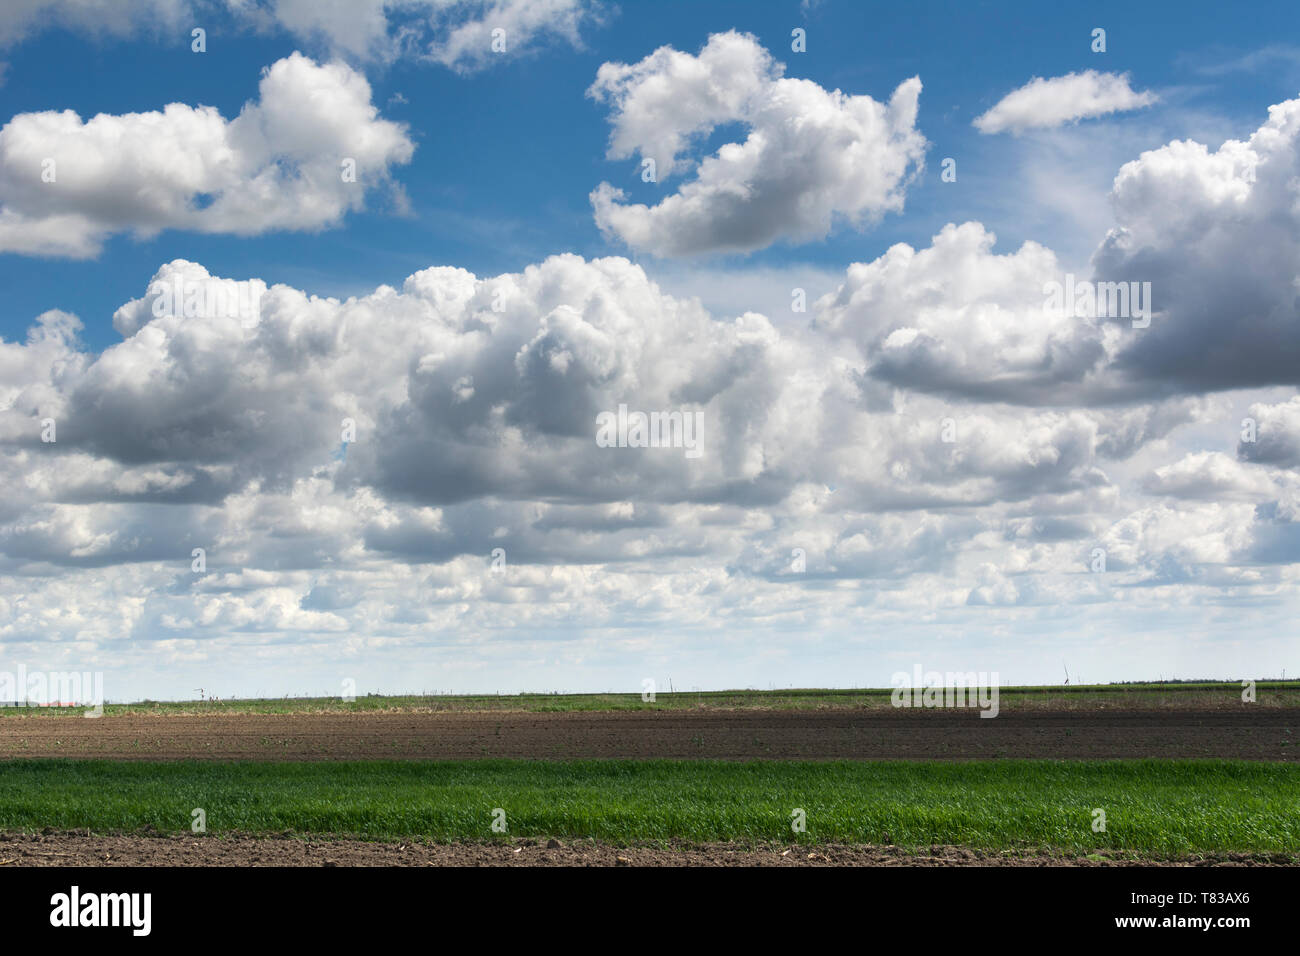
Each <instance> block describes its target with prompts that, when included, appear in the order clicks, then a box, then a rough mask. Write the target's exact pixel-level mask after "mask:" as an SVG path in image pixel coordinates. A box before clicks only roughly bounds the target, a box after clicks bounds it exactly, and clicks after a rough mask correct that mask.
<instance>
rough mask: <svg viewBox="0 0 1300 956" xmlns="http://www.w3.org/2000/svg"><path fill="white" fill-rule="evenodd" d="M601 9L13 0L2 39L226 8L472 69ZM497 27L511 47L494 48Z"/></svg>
mask: <svg viewBox="0 0 1300 956" xmlns="http://www.w3.org/2000/svg"><path fill="white" fill-rule="evenodd" d="M599 11H600V6H599V4H598V3H596V2H595V0H130V2H126V0H6V2H5V3H4V4H3V5H0V49H3V48H4V47H6V46H11V45H13V44H16V43H18V42H20V41H21V40H23V39H25V38H26V37H27V36H30V35H32V34H34V33H37V32H39V31H40V30H42V29H46V28H49V27H51V26H61V27H65V28H67V29H72V30H77V31H79V32H82V33H86V34H88V35H91V36H108V37H117V38H123V37H130V36H134V35H138V34H150V35H155V36H163V35H168V34H174V33H175V32H176V31H177V30H178V29H179V30H182V32H183V33H185V34H188V31H189V29H190V28H192V27H196V26H198V27H204V28H212V27H213V25H214V23H220V22H221V18H220V17H218V13H219V12H224V13H225V14H226V15H227V16H228V17H229V19H230V20H231V22H232V25H233V26H234V27H235V28H236V29H250V28H251V29H256V30H260V31H273V30H275V29H282V30H285V31H286V32H288V33H289V34H291V35H292V36H293V37H295V38H296V39H298V40H299V41H300V42H302V43H304V44H307V45H309V46H311V47H313V48H319V49H321V50H322V51H324V52H325V53H328V54H330V55H331V56H340V57H345V58H347V59H349V60H352V61H354V62H378V63H390V62H392V61H394V60H397V59H399V58H423V59H427V60H429V61H432V62H436V63H440V64H442V65H443V66H446V67H449V68H451V69H454V70H457V71H459V72H471V71H474V70H477V69H482V68H483V67H486V66H488V65H489V64H491V63H493V62H499V61H502V60H506V59H510V58H513V57H514V56H518V55H519V54H520V53H521V52H526V51H528V50H529V49H533V48H535V47H537V46H538V45H539V44H540V43H543V42H547V41H551V40H559V41H562V42H564V43H567V44H569V45H570V46H574V47H580V46H581V42H582V41H581V37H580V35H579V28H580V27H581V26H582V25H583V24H584V23H587V22H594V21H596V20H598V19H599ZM498 29H500V30H504V31H505V41H506V47H505V51H504V53H500V52H496V51H494V50H493V49H492V41H493V35H492V34H493V31H494V30H498ZM186 42H188V37H187V39H186Z"/></svg>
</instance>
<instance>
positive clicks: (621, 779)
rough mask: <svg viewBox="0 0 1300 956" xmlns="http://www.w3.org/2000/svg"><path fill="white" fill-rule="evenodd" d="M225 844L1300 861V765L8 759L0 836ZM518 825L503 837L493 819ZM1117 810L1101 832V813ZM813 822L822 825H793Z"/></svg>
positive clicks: (3, 769) (1, 783)
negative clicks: (227, 840)
mask: <svg viewBox="0 0 1300 956" xmlns="http://www.w3.org/2000/svg"><path fill="white" fill-rule="evenodd" d="M200 807H201V808H203V809H204V811H205V812H206V815H207V828H208V833H209V834H210V835H217V834H220V833H222V832H243V833H277V834H278V833H285V832H290V833H294V834H303V835H307V834H332V835H335V836H343V835H351V836H359V837H363V838H368V839H404V840H406V839H426V840H434V841H451V840H490V839H509V838H512V837H527V836H533V837H552V836H553V837H560V838H570V839H573V838H585V837H593V838H596V839H601V840H605V841H611V842H616V843H623V844H628V843H655V842H664V843H666V842H669V841H688V842H713V841H737V842H742V843H751V844H753V843H760V842H770V841H795V842H809V843H877V844H881V843H892V844H896V845H899V846H904V847H910V846H918V847H919V846H929V845H931V844H960V845H964V846H967V847H971V848H981V849H990V850H1006V849H1016V848H1024V849H1033V850H1040V851H1041V850H1049V851H1063V852H1068V853H1087V852H1089V851H1094V850H1102V849H1105V850H1110V851H1131V852H1133V853H1135V854H1140V855H1143V856H1152V857H1171V856H1186V855H1196V854H1215V853H1225V852H1253V853H1271V854H1283V855H1284V856H1287V857H1290V858H1291V859H1292V860H1300V766H1293V765H1283V764H1267V763H1254V762H1238V761H1174V760H1142V761H1108V762H1096V763H1084V762H1053V761H1000V762H997V763H960V764H952V763H942V764H938V763H912V762H907V763H894V762H878V763H858V762H852V763H850V762H838V763H771V762H755V763H722V762H717V763H714V762H678V761H621V760H608V761H578V762H538V761H483V762H472V763H455V762H437V763H408V762H364V763H292V764H283V763H282V764H272V763H224V764H220V763H207V762H203V763H172V762H169V763H121V762H113V761H61V760H51V761H21V760H18V761H5V762H0V830H39V829H41V828H44V827H54V828H56V829H75V828H90V829H91V830H94V831H99V832H117V831H120V832H136V831H141V830H147V829H148V828H152V829H153V830H157V831H160V832H178V833H189V831H190V821H191V811H192V810H193V809H194V808H200ZM498 807H500V808H502V809H504V810H505V811H506V821H507V825H508V833H507V834H506V835H504V836H502V835H494V834H493V832H492V830H491V826H490V825H491V822H492V813H493V810H494V809H495V808H498ZM1094 808H1101V809H1103V810H1105V812H1106V830H1105V832H1101V833H1098V832H1093V828H1092V823H1093V810H1094ZM795 809H802V810H804V811H805V813H806V818H807V832H806V833H803V834H795V833H793V832H792V830H791V813H792V811H794V810H795Z"/></svg>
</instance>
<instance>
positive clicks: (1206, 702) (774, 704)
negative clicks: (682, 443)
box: [0, 680, 1300, 718]
mask: <svg viewBox="0 0 1300 956" xmlns="http://www.w3.org/2000/svg"><path fill="white" fill-rule="evenodd" d="M1241 692H1242V687H1241V683H1240V682H1231V681H1225V682H1221V683H1214V682H1197V683H1175V682H1164V683H1149V684H1091V685H1078V686H1072V687H1068V686H1058V685H1052V686H1041V687H1003V688H1001V689H1000V690H999V704H1000V707H1001V708H1002V709H1004V710H1015V709H1017V708H1044V709H1049V708H1050V709H1059V710H1073V709H1078V710H1087V709H1093V708H1098V707H1131V708H1179V707H1183V708H1210V709H1212V708H1215V707H1222V706H1225V705H1229V704H1236V703H1239V702H1240V701H1241ZM1256 694H1257V700H1256V704H1257V705H1258V706H1263V707H1300V681H1294V680H1289V681H1259V682H1258V683H1257V684H1256ZM889 695H890V688H888V687H885V688H856V689H844V690H833V689H831V690H828V689H806V690H800V689H793V690H721V691H678V692H676V693H664V692H660V693H659V694H657V695H656V696H655V700H654V701H653V702H652V703H648V702H646V701H643V700H642V699H641V695H640V694H464V695H461V694H457V695H446V694H429V695H415V694H407V695H398V696H384V695H379V694H367V695H364V696H360V697H357V698H356V699H355V700H352V701H345V700H343V699H342V698H340V697H271V698H259V699H234V700H216V701H140V702H136V703H117V704H114V703H110V704H107V705H105V707H104V713H105V714H108V715H110V716H111V715H114V714H157V715H166V714H177V715H181V714H223V713H224V714H289V713H308V714H315V713H347V712H356V711H492V710H515V711H527V712H532V713H543V712H555V711H620V710H682V709H698V708H712V709H718V710H722V709H736V708H767V709H772V710H787V709H794V710H799V709H808V708H862V707H867V708H876V707H879V708H884V707H889V706H890V696H889ZM81 713H82V708H79V707H64V708H59V707H4V706H0V718H2V717H5V716H34V715H39V716H48V717H80V716H81Z"/></svg>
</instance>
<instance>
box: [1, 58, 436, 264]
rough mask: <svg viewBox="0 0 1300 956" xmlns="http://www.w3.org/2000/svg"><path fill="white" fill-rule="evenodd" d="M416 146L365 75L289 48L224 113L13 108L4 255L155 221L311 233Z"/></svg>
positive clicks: (138, 229) (95, 243)
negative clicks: (380, 106) (252, 90)
mask: <svg viewBox="0 0 1300 956" xmlns="http://www.w3.org/2000/svg"><path fill="white" fill-rule="evenodd" d="M413 152H414V145H413V144H412V142H411V140H410V138H409V137H408V135H407V133H406V130H405V128H404V127H403V126H401V125H399V124H397V123H393V122H390V121H388V120H385V119H381V118H380V117H379V115H378V110H377V109H376V108H375V106H374V105H372V103H371V101H370V84H369V83H367V82H366V79H365V77H363V76H362V75H361V74H360V73H357V72H355V71H354V70H352V69H350V68H349V67H347V66H345V65H343V64H341V63H329V64H323V65H322V64H317V63H316V62H315V61H313V60H311V59H309V58H307V57H305V56H302V55H301V54H297V53H295V54H293V55H292V56H289V57H287V58H285V59H283V60H279V61H277V62H276V63H274V64H273V65H272V66H270V67H268V68H267V69H266V70H265V71H264V73H263V76H262V79H261V82H260V84H259V97H258V99H257V100H256V101H250V102H249V103H247V104H245V106H244V108H243V109H242V110H241V111H240V113H239V115H238V116H237V117H235V118H234V119H230V120H227V119H226V118H224V117H223V116H221V114H220V113H218V112H217V110H215V109H214V108H212V107H206V106H197V107H196V106H189V105H186V104H183V103H172V104H170V105H168V106H166V107H165V108H164V109H163V110H161V111H154V112H148V113H125V114H121V115H109V114H104V113H101V114H99V115H97V116H94V117H91V118H90V119H88V120H83V119H82V118H81V117H80V116H78V115H77V114H76V113H75V112H73V111H72V110H64V111H62V112H56V111H47V112H41V113H20V114H18V115H17V116H15V117H13V118H12V119H11V120H10V121H9V122H8V123H6V124H5V125H4V127H3V128H0V252H18V253H23V254H28V255H53V256H68V257H87V256H92V255H94V254H96V253H97V252H98V250H99V248H100V246H101V244H102V243H103V242H104V240H105V239H106V238H107V237H109V236H111V235H114V234H118V233H131V234H134V235H137V236H151V235H154V234H156V233H158V232H159V231H161V230H163V229H188V230H194V231H198V232H209V233H230V234H234V235H245V236H246V235H257V234H259V233H264V232H268V231H273V230H306V229H320V228H323V227H326V226H330V225H333V224H336V223H337V222H338V221H339V220H340V219H342V217H343V215H344V214H345V213H346V212H348V211H350V210H356V209H360V208H362V207H363V205H364V201H365V196H366V194H367V192H368V191H371V190H374V189H375V188H376V187H382V186H385V185H388V184H389V183H390V170H391V168H392V167H393V166H395V165H399V164H402V163H406V162H408V161H409V160H410V158H411V155H412V153H413ZM353 170H355V175H353V172H352V171H353Z"/></svg>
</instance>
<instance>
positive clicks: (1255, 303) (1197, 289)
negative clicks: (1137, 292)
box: [1093, 99, 1300, 391]
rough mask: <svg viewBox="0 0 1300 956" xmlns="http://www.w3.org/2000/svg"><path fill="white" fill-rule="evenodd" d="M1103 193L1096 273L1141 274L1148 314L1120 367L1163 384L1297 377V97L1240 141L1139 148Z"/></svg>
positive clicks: (1186, 387) (1236, 383)
mask: <svg viewBox="0 0 1300 956" xmlns="http://www.w3.org/2000/svg"><path fill="white" fill-rule="evenodd" d="M1111 202H1112V205H1113V206H1114V210H1115V218H1116V221H1117V225H1116V226H1115V228H1113V229H1112V230H1111V231H1110V232H1109V234H1108V235H1107V236H1106V238H1105V240H1104V241H1103V242H1102V243H1101V245H1100V246H1099V248H1098V249H1097V251H1096V253H1095V254H1094V256H1093V270H1094V273H1095V275H1096V277H1097V278H1099V279H1103V280H1111V281H1124V282H1149V283H1150V284H1151V290H1152V300H1153V303H1154V312H1155V315H1154V318H1153V319H1152V322H1151V326H1150V328H1147V329H1144V330H1141V331H1140V332H1135V333H1133V334H1130V335H1127V336H1126V339H1125V341H1124V342H1123V344H1122V348H1121V350H1120V352H1119V354H1118V355H1117V357H1116V359H1115V367H1116V369H1117V371H1118V372H1121V373H1122V374H1124V375H1125V376H1127V377H1129V378H1135V379H1136V378H1140V379H1142V380H1145V381H1148V382H1150V383H1152V385H1153V387H1154V386H1158V387H1161V388H1164V389H1167V390H1169V391H1203V390H1209V389H1227V388H1239V387H1251V386H1267V385H1294V384H1297V383H1298V382H1300V270H1298V269H1297V266H1296V263H1297V262H1300V99H1297V100H1288V101H1286V102H1284V103H1281V104H1278V105H1276V106H1272V107H1270V108H1269V115H1268V120H1267V122H1265V123H1264V125H1262V126H1261V127H1260V128H1259V129H1258V130H1256V131H1255V132H1254V133H1253V134H1252V135H1251V137H1250V138H1249V139H1248V140H1245V141H1239V140H1228V141H1227V142H1225V143H1223V144H1222V145H1221V146H1220V147H1219V148H1218V149H1217V150H1210V149H1209V148H1208V147H1207V146H1205V145H1203V144H1201V143H1196V142H1192V141H1174V142H1172V143H1169V144H1168V145H1166V146H1163V147H1161V148H1160V149H1156V150H1151V151H1149V152H1145V153H1143V154H1142V155H1141V156H1140V157H1139V158H1138V159H1136V160H1133V161H1132V162H1130V163H1126V164H1125V165H1124V166H1123V167H1122V168H1121V169H1120V171H1119V173H1118V175H1117V176H1116V177H1115V184H1114V188H1113V191H1112V194H1111Z"/></svg>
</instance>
